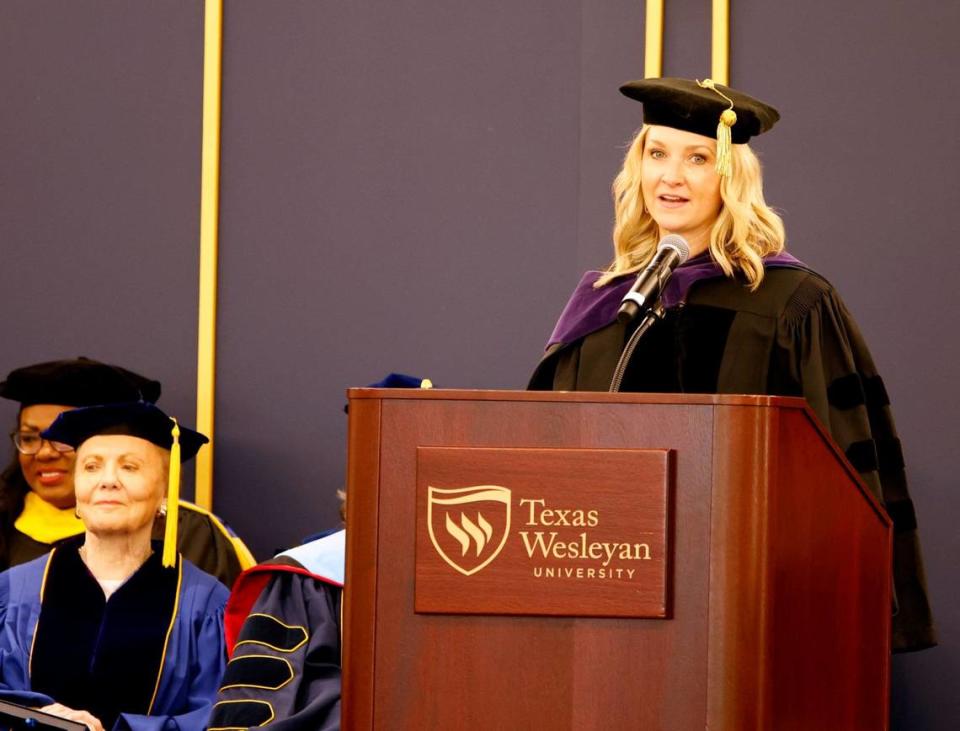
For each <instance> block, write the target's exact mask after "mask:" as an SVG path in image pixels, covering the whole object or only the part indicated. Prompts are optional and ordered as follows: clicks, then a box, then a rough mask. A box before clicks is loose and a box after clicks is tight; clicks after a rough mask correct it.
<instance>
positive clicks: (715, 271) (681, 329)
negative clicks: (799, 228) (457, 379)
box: [530, 79, 936, 650]
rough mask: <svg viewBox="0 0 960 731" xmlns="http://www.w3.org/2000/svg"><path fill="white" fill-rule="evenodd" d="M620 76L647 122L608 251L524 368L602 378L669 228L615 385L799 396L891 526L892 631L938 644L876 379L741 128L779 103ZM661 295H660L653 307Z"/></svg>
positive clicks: (630, 160) (595, 382) (618, 186)
mask: <svg viewBox="0 0 960 731" xmlns="http://www.w3.org/2000/svg"><path fill="white" fill-rule="evenodd" d="M620 91H621V92H622V93H623V94H624V95H626V96H627V97H630V98H631V99H634V100H636V101H640V102H643V105H644V106H643V121H644V125H643V127H642V128H641V130H640V132H639V133H638V134H637V135H636V137H635V138H634V140H633V142H632V143H631V145H630V147H629V149H628V151H627V154H626V158H625V159H624V163H623V168H622V170H621V171H620V173H619V174H618V175H617V177H616V179H615V180H614V184H613V198H614V210H615V216H616V221H615V225H614V231H613V239H614V259H613V263H612V264H611V265H610V267H609V268H608V269H606V270H605V271H603V272H588V273H587V274H585V275H584V277H583V279H582V280H581V281H580V284H579V285H578V286H577V289H576V290H575V291H574V293H573V295H572V297H571V298H570V301H569V303H568V304H567V307H566V309H565V310H564V311H563V313H562V314H561V316H560V319H559V321H558V322H557V325H556V327H555V328H554V331H553V334H552V335H551V336H550V339H549V342H548V344H547V350H546V353H545V354H544V356H543V359H542V360H541V361H540V363H539V365H538V366H537V368H536V370H535V371H534V374H533V376H532V378H531V381H530V388H533V389H545V390H551V389H552V390H602V391H606V390H608V388H609V386H610V384H611V380H612V378H613V376H614V372H615V370H616V367H617V363H618V360H619V358H620V355H621V352H622V351H623V350H624V346H625V344H626V343H627V341H628V339H629V337H630V335H631V334H632V332H633V329H634V328H635V327H636V323H633V324H632V325H631V324H623V323H621V322H618V321H617V313H618V309H619V307H620V304H621V300H622V299H623V297H624V295H626V294H627V293H628V291H629V290H630V289H631V287H632V285H633V284H634V280H635V275H636V274H637V272H639V271H641V270H642V269H643V268H644V267H646V266H647V265H648V264H649V263H650V262H651V260H652V259H653V257H654V255H655V253H656V250H657V247H658V243H659V242H660V240H661V239H662V238H663V237H664V236H665V235H668V234H676V235H679V236H681V237H683V239H685V240H686V244H687V245H688V247H689V259H688V260H687V261H686V262H685V263H684V264H682V265H681V266H680V267H679V268H677V269H676V271H675V272H674V274H673V276H672V278H671V279H669V281H668V282H667V284H666V286H665V288H664V290H663V293H662V296H661V299H660V304H661V305H662V308H663V313H662V316H661V317H660V319H659V320H655V321H654V324H653V325H652V326H651V327H650V329H649V330H648V331H646V333H645V334H643V337H641V338H640V339H639V340H638V341H637V345H636V350H635V351H634V352H633V356H632V358H631V359H630V360H629V361H628V363H627V365H626V368H625V369H624V370H623V371H622V380H621V381H620V390H624V391H651V392H668V393H669V392H689V393H746V394H778V395H788V396H803V397H805V398H806V400H807V401H808V402H809V404H810V406H811V407H812V408H813V410H814V411H815V412H816V414H817V416H819V418H820V420H821V421H822V422H823V424H824V425H825V426H826V427H827V428H828V429H829V430H830V432H831V434H832V435H833V438H834V439H835V440H836V441H837V443H838V444H839V445H840V447H841V448H842V449H843V450H844V451H845V452H846V454H847V457H848V458H849V460H850V462H851V463H852V464H853V466H854V467H856V468H857V470H858V471H859V472H860V475H861V477H862V478H863V480H864V482H865V483H866V484H867V485H868V486H869V487H870V488H871V490H872V491H873V492H874V494H875V495H876V496H877V497H878V498H879V499H880V500H881V501H882V502H883V503H884V504H885V506H886V508H887V511H888V512H889V513H890V516H891V517H892V518H893V521H894V526H895V536H896V537H895V548H894V585H895V590H896V601H897V603H898V606H897V611H896V614H895V617H894V622H893V646H894V649H897V650H910V649H921V648H924V647H929V646H931V645H933V644H935V643H936V639H935V633H934V628H933V622H932V619H931V615H930V608H929V605H928V602H927V596H926V586H925V581H924V576H923V565H922V561H921V557H920V547H919V542H918V539H917V533H916V522H915V518H914V512H913V506H912V504H911V502H910V497H909V494H908V492H907V483H906V478H905V475H904V468H903V459H902V456H901V451H900V445H899V441H898V439H897V435H896V431H895V429H894V425H893V419H892V417H891V413H890V408H889V403H888V400H887V396H886V392H885V390H884V387H883V382H882V381H881V379H880V376H879V375H878V374H877V371H876V368H875V367H874V364H873V360H872V358H871V356H870V353H869V351H868V349H867V346H866V344H865V343H864V341H863V338H862V336H861V335H860V331H859V329H858V328H857V326H856V324H855V322H854V321H853V318H852V317H851V316H850V313H849V312H848V311H847V308H846V307H845V306H844V304H843V302H842V301H841V299H840V297H839V295H838V294H837V292H836V291H835V290H834V289H833V287H832V286H831V285H830V283H829V282H827V281H826V280H825V279H823V277H821V276H819V275H818V274H816V273H815V272H813V271H811V270H810V269H809V268H808V267H806V266H805V265H803V264H802V263H801V262H800V261H798V260H797V259H795V258H794V257H792V256H790V255H789V254H787V253H786V252H784V242H785V234H784V228H783V222H782V221H781V219H780V217H779V216H777V214H776V213H775V212H774V211H773V210H771V209H770V208H769V207H768V206H767V204H766V202H765V201H764V197H763V184H762V178H761V172H760V164H759V161H758V160H757V158H756V156H755V155H754V153H753V152H752V150H751V149H750V148H749V147H748V146H747V144H746V142H747V141H748V140H749V139H750V138H751V137H752V136H754V135H757V134H760V133H762V132H765V131H767V130H769V129H770V128H771V127H772V126H773V125H774V124H775V123H776V121H777V120H778V119H779V117H780V115H779V114H778V113H777V111H776V110H775V109H773V108H772V107H770V106H768V105H767V104H764V103H763V102H760V101H758V100H756V99H753V98H751V97H749V96H747V95H746V94H743V93H741V92H738V91H736V90H734V89H730V88H728V87H726V86H721V85H720V84H714V83H713V82H712V81H710V80H707V81H704V82H702V83H701V82H695V81H690V80H686V79H645V80H642V81H634V82H630V83H628V84H625V85H624V86H623V87H621V89H620ZM655 309H656V308H655Z"/></svg>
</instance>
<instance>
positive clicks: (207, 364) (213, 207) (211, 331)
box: [195, 0, 223, 510]
mask: <svg viewBox="0 0 960 731" xmlns="http://www.w3.org/2000/svg"><path fill="white" fill-rule="evenodd" d="M222 51H223V0H205V10H204V20H203V148H202V151H201V170H200V306H199V311H200V316H199V326H198V329H197V429H199V430H200V431H201V432H202V433H204V434H206V435H207V436H208V437H210V444H209V445H207V447H206V449H201V450H200V453H199V454H198V455H197V473H196V488H195V500H196V502H197V504H198V505H199V506H200V507H201V508H205V509H207V510H212V509H213V446H214V443H215V442H214V439H213V415H214V393H215V390H214V389H215V385H216V381H215V374H216V355H217V352H216V350H217V224H218V219H219V214H220V88H221V61H222V58H221V57H222Z"/></svg>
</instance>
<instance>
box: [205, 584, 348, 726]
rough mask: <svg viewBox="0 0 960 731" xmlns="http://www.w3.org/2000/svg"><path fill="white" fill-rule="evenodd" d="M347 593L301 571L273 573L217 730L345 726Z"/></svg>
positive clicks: (224, 689)
mask: <svg viewBox="0 0 960 731" xmlns="http://www.w3.org/2000/svg"><path fill="white" fill-rule="evenodd" d="M341 593H342V592H341V590H340V589H339V588H337V587H334V586H331V585H329V584H325V583H323V582H321V581H318V580H316V579H313V578H312V577H310V576H305V575H303V574H295V573H288V572H277V573H276V574H275V575H274V576H273V577H272V578H271V579H270V581H269V583H268V584H267V585H266V587H265V588H264V590H263V591H262V592H261V594H260V597H259V598H258V599H257V601H256V602H255V603H254V605H253V608H252V610H251V613H250V616H249V617H247V620H246V621H245V622H244V625H243V628H242V630H241V632H240V641H239V642H238V644H237V646H236V650H235V652H234V656H233V658H232V659H231V660H230V663H229V664H228V665H227V671H226V674H225V676H224V679H223V683H222V685H221V687H220V692H219V693H218V694H217V703H216V705H215V706H214V708H213V713H212V714H211V718H210V722H209V728H210V730H211V731H227V730H230V731H233V730H234V729H245V728H249V727H257V726H260V725H266V726H267V727H268V728H270V729H271V731H304V730H305V729H310V730H311V731H334V730H335V729H339V728H340V621H339V617H340V600H341Z"/></svg>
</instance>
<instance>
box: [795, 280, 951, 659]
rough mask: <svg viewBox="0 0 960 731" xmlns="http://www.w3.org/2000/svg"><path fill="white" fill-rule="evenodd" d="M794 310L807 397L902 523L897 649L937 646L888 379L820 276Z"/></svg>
mask: <svg viewBox="0 0 960 731" xmlns="http://www.w3.org/2000/svg"><path fill="white" fill-rule="evenodd" d="M799 289H800V290H803V291H800V292H798V294H797V295H796V296H795V297H794V298H793V299H792V301H791V303H790V305H788V308H787V312H786V313H785V315H784V317H783V318H782V321H781V322H782V324H781V331H780V333H779V334H778V345H779V347H780V349H781V353H786V354H787V355H786V356H785V357H783V360H782V362H785V363H789V367H790V369H791V370H792V371H793V373H792V377H793V379H794V381H795V382H796V383H797V384H798V385H799V387H800V389H801V390H802V393H803V395H804V397H805V398H806V399H807V401H808V402H809V403H810V405H811V406H812V407H813V409H814V411H816V412H817V415H818V416H819V417H820V419H821V421H822V422H823V423H824V425H826V426H827V427H828V428H829V430H830V433H831V434H832V436H833V438H834V439H835V440H836V442H837V444H838V445H839V446H840V448H841V449H843V450H844V452H845V454H846V456H847V458H848V459H849V460H850V463H851V464H852V465H853V466H854V467H855V468H856V469H857V471H858V472H859V473H860V476H861V477H862V478H863V481H864V482H865V483H866V485H867V486H868V487H869V488H870V489H871V490H872V491H873V493H874V494H875V495H876V496H877V497H878V498H879V499H880V501H881V502H882V504H883V505H884V507H885V508H886V510H887V512H888V514H889V515H890V517H891V519H892V520H893V524H894V567H893V578H894V590H895V592H896V596H895V609H894V611H895V614H894V618H893V647H894V650H896V651H906V650H918V649H923V648H925V647H930V646H932V645H935V644H936V633H935V631H934V626H933V619H932V616H931V612H930V606H929V602H928V600H927V590H926V580H925V577H924V571H923V560H922V557H921V553H920V543H919V540H918V536H917V520H916V514H915V511H914V508H913V503H912V501H911V500H910V494H909V491H908V489H907V479H906V473H905V470H904V461H903V450H902V448H901V445H900V440H899V438H898V436H897V431H896V427H895V425H894V421H893V414H892V412H891V410H890V399H889V397H888V396H887V391H886V388H885V386H884V384H883V380H882V379H881V377H880V375H879V374H878V373H877V369H876V366H875V365H874V362H873V358H872V356H871V355H870V351H869V349H868V348H867V345H866V342H865V341H864V339H863V336H862V334H861V333H860V329H859V327H858V326H857V324H856V322H855V321H854V320H853V317H852V316H851V315H850V313H849V311H848V310H847V308H846V306H845V305H844V303H843V301H842V300H841V299H840V297H839V295H837V293H836V292H835V291H834V290H833V288H832V287H831V286H830V285H829V284H828V283H827V282H826V281H824V280H822V279H820V278H819V277H812V278H811V279H810V280H808V281H807V282H805V283H804V285H803V287H801V288H799Z"/></svg>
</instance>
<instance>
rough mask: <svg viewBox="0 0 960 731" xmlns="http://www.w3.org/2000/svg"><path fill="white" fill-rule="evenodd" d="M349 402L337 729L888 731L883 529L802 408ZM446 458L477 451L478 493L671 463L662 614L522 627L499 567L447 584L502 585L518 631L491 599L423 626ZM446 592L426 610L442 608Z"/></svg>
mask: <svg viewBox="0 0 960 731" xmlns="http://www.w3.org/2000/svg"><path fill="white" fill-rule="evenodd" d="M348 396H349V400H350V406H349V414H350V424H349V448H348V474H347V484H348V500H347V511H348V516H347V518H348V520H347V525H348V529H347V581H346V591H345V603H344V646H343V701H342V713H343V728H345V729H358V730H359V729H465V730H470V729H545V730H547V729H550V730H552V729H576V730H577V731H580V730H581V729H630V730H631V731H636V730H646V729H651V730H656V729H664V730H669V731H684V730H686V729H697V730H698V731H699V730H701V729H711V730H713V731H719V730H730V731H734V730H737V731H741V730H748V729H776V730H777V731H781V730H785V731H790V730H791V729H798V730H800V729H804V730H806V729H812V728H829V729H831V730H832V731H833V730H836V731H839V730H841V729H885V728H887V724H888V721H887V716H888V695H889V657H890V607H891V592H892V589H891V561H892V558H891V557H892V526H891V523H890V520H889V519H888V517H887V516H886V514H885V513H884V511H883V510H882V509H881V508H880V507H879V505H878V503H877V501H876V500H875V499H874V497H873V496H872V495H870V494H869V492H868V491H867V489H866V488H865V487H864V486H863V484H862V483H861V482H860V480H859V479H858V477H857V475H856V473H855V472H854V471H853V469H852V468H851V467H850V465H849V464H848V463H847V462H846V460H845V459H844V457H843V455H842V454H841V453H840V451H839V450H838V449H837V447H836V445H834V443H833V442H832V441H831V439H830V437H829V436H828V434H827V433H826V431H825V430H824V429H823V427H822V426H821V425H820V424H819V423H818V422H817V420H816V418H815V417H814V415H813V413H812V412H811V411H810V410H809V408H808V407H807V406H806V405H805V403H804V402H803V401H802V400H801V399H791V398H781V397H771V396H713V395H704V396H700V395H673V394H671V395H663V394H607V393H588V392H577V393H566V392H559V393H548V392H513V391H445V390H415V389H411V390H377V389H351V390H350V391H349V392H348ZM437 448H441V449H442V448H449V449H454V450H479V451H478V452H477V453H478V454H480V453H482V454H483V455H485V456H484V460H487V461H482V460H481V462H480V463H479V464H481V467H479V468H471V469H472V470H473V471H472V472H470V474H469V475H468V477H467V478H466V479H465V480H464V484H465V485H472V484H481V485H485V484H486V483H485V482H479V483H478V476H480V475H482V474H484V470H485V469H488V471H490V472H491V474H492V473H497V474H500V475H513V474H515V473H512V472H509V471H507V472H503V469H507V468H506V467H504V468H503V469H501V467H500V466H498V465H497V463H496V450H503V452H504V454H507V453H511V452H515V451H516V450H533V452H532V453H534V456H536V455H537V454H540V452H536V450H541V451H542V452H543V454H546V455H547V457H546V458H547V459H549V457H550V454H558V455H559V454H568V453H572V451H574V450H575V451H577V452H578V453H579V452H582V451H584V450H616V451H617V452H618V453H621V452H622V453H629V452H630V451H633V450H648V451H649V450H661V451H662V452H664V453H667V452H668V453H670V454H671V455H672V457H671V459H672V460H673V463H672V466H671V468H670V469H671V472H670V486H669V492H670V497H669V501H670V505H669V510H668V511H667V515H668V519H667V522H668V525H667V526H666V530H667V532H668V541H667V543H666V544H665V545H667V547H668V548H667V550H668V552H669V556H668V567H667V570H666V579H665V581H666V582H667V587H668V593H669V611H668V612H667V613H666V616H664V617H659V618H657V617H649V618H625V617H617V616H600V617H598V616H583V615H582V614H580V613H579V612H578V610H577V606H576V603H575V602H574V603H573V604H569V603H568V604H563V605H562V608H561V610H560V614H559V615H546V614H538V613H535V612H536V611H537V610H535V612H534V613H526V612H525V611H522V610H525V609H529V607H525V606H519V607H517V605H516V602H517V601H520V602H522V601H523V596H524V594H523V591H524V589H523V586H524V583H523V582H522V581H519V582H518V581H517V580H515V577H513V578H511V577H509V576H508V574H507V573H506V572H507V570H508V569H510V566H512V564H510V563H509V562H510V561H513V560H514V559H509V558H508V557H507V554H506V553H504V554H503V556H501V557H499V558H497V559H496V561H494V562H493V563H491V564H490V565H489V566H488V567H486V568H483V569H482V570H480V571H477V572H476V573H475V574H473V575H472V576H469V577H465V576H460V577H459V579H456V580H457V581H460V580H462V581H465V582H469V581H472V580H473V579H475V578H478V577H482V576H487V577H488V578H487V579H486V581H487V584H486V585H485V588H484V589H483V591H484V592H496V591H498V587H502V591H503V592H504V593H505V594H509V597H508V598H509V600H510V601H509V602H504V603H503V606H507V607H509V606H513V607H514V608H515V611H513V613H506V612H507V611H508V610H502V611H501V610H500V609H497V607H498V606H500V605H498V603H497V602H495V601H494V602H492V603H490V604H489V606H490V607H492V608H493V609H492V610H490V611H489V613H467V612H468V611H469V609H470V605H471V603H470V602H460V604H465V606H462V607H460V608H457V609H451V610H450V611H444V610H442V609H441V610H440V611H434V610H431V611H429V612H427V611H420V612H418V611H417V605H418V596H417V591H421V592H424V591H425V589H423V587H424V586H427V585H428V584H429V581H432V578H431V577H432V576H433V574H436V573H437V571H438V570H436V569H433V568H431V567H430V566H427V567H426V568H424V566H425V564H424V557H425V553H424V551H428V550H432V549H431V548H430V547H429V544H428V543H427V541H428V540H429V539H426V538H424V536H423V533H422V531H424V530H426V527H425V526H426V523H425V520H426V518H425V516H424V515H423V514H422V513H423V511H424V504H425V503H424V502H423V500H424V498H423V494H424V493H423V490H424V489H425V485H424V484H423V483H422V480H421V481H420V483H421V484H419V486H418V469H419V470H420V471H423V470H426V469H428V468H429V469H435V468H434V467H433V466H431V465H432V464H433V463H432V462H429V461H424V459H425V458H424V456H423V455H424V454H431V453H433V452H431V451H430V450H434V451H435V450H436V449H437ZM549 450H554V451H553V452H550V451H549ZM491 453H492V454H493V457H490V454H491ZM441 454H443V453H442V452H441ZM464 454H468V455H469V454H471V452H469V451H467V452H464ZM611 454H612V452H611ZM418 455H419V456H418ZM431 459H432V458H431ZM491 460H492V461H491ZM441 461H442V460H441ZM438 464H439V463H438ZM444 464H446V466H445V467H443V469H444V470H446V471H445V472H444V473H443V474H448V473H450V472H451V470H452V471H453V472H455V471H456V465H457V461H456V460H453V461H452V462H451V461H450V460H447V461H446V462H445V463H444ZM464 464H466V462H465V463H464ZM418 465H420V466H419V467H418ZM483 465H487V466H488V467H483ZM436 469H439V468H436ZM465 469H466V468H465ZM511 469H512V468H511ZM478 470H479V471H478ZM611 472H612V475H613V476H614V477H616V476H617V473H616V471H613V470H612V471H611ZM465 474H466V473H465ZM516 474H528V473H524V472H522V471H521V472H520V473H516ZM557 474H560V473H559V472H557ZM421 477H422V475H421ZM574 477H575V478H576V475H574ZM587 478H588V476H586V475H585V476H584V479H583V491H584V492H583V495H584V499H585V500H587V499H588V498H589V497H590V494H591V493H590V480H589V479H587ZM517 480H518V481H519V482H518V483H517V484H519V485H520V486H519V488H518V489H519V490H520V491H521V492H522V490H523V489H526V488H525V487H523V485H522V484H520V483H522V482H523V479H522V478H520V477H518V478H517ZM547 482H549V481H547ZM541 483H542V481H541V482H538V483H537V484H538V485H541ZM542 484H547V483H542ZM611 484H614V485H616V484H617V480H616V479H614V480H613V482H612V483H611ZM538 489H539V487H538ZM565 489H567V490H568V491H567V493H565V494H568V495H569V494H571V493H570V492H569V486H567V488H565ZM604 489H607V488H604ZM627 489H629V481H628V483H627ZM517 494H519V493H518V492H517V490H515V491H514V496H516V495H517ZM418 495H419V498H418ZM418 499H419V502H418ZM528 503H529V501H528ZM567 507H575V506H567ZM491 522H493V521H491ZM438 525H439V524H438ZM471 525H472V524H470V523H469V522H468V524H467V525H466V527H467V528H468V529H471ZM487 529H489V530H487ZM418 530H419V531H421V532H420V533H418ZM437 530H439V528H438V529H437ZM454 530H456V529H454ZM484 530H485V531H487V532H488V533H492V532H495V528H494V527H492V526H490V525H485V526H484ZM597 530H600V528H597ZM464 540H465V539H464ZM483 540H484V539H483V538H480V541H481V543H483ZM507 540H508V541H519V540H520V537H519V536H518V535H515V534H511V535H510V536H509V537H508V539H507ZM585 541H586V539H584V542H585ZM435 545H436V544H435ZM477 545H478V547H477V552H478V555H479V551H480V548H479V545H480V544H477ZM511 545H512V544H511ZM464 550H466V549H464ZM471 550H473V549H472V548H471ZM484 550H492V548H490V547H487V548H485V549H484ZM504 550H505V551H507V550H510V549H504ZM580 550H582V549H580ZM418 552H419V553H418ZM465 555H466V554H465ZM598 555H599V553H598ZM624 555H627V554H626V553H624ZM418 556H419V564H418ZM515 558H516V557H515ZM520 558H521V559H522V558H523V556H522V555H521V556H520ZM457 560H459V559H454V562H456V561H457ZM463 560H467V559H463ZM517 560H519V559H517ZM581 563H584V562H581ZM468 568H469V569H470V570H473V569H474V568H475V567H474V566H471V567H468ZM511 570H512V569H511ZM418 572H419V573H418ZM425 572H427V573H425ZM429 572H433V573H432V574H431V573H429ZM497 572H500V573H501V575H502V577H503V578H502V580H501V581H500V582H499V583H498V582H496V581H490V578H489V577H491V576H494V575H496V574H497ZM461 573H463V571H461ZM454 574H455V572H454V571H453V569H451V576H454ZM425 576H426V577H427V579H425V578H424V577H425ZM451 580H453V579H451ZM584 581H586V580H584ZM451 586H468V587H473V586H474V585H473V584H451ZM537 586H538V585H537V584H535V582H534V580H533V579H532V578H531V582H530V591H531V592H533V591H534V590H536V591H542V589H537V588H536V587H537ZM540 586H542V585H540ZM583 586H584V593H585V596H586V595H587V593H588V592H590V591H591V585H590V584H589V583H584V584H583ZM471 590H472V589H471ZM443 591H444V590H442V589H441V590H440V592H439V594H437V593H436V591H435V592H434V596H433V598H432V599H431V600H430V601H425V600H424V599H423V597H420V598H419V601H420V605H421V608H422V607H435V606H441V607H442V606H444V596H443ZM511 592H512V593H511ZM424 596H425V595H424ZM534 598H538V599H539V597H532V596H531V599H530V602H531V604H535V603H536V602H534ZM454 599H456V597H454ZM569 599H570V596H569V593H568V594H567V595H566V598H565V599H564V601H565V602H569ZM436 602H439V604H437V603H436ZM511 602H512V604H511ZM584 604H586V602H584ZM451 606H459V604H458V603H457V601H454V602H453V603H452V605H451ZM484 606H486V605H484ZM537 606H540V605H537ZM568 606H569V609H567V608H566V607H568ZM484 611H485V612H486V611H487V610H484Z"/></svg>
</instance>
